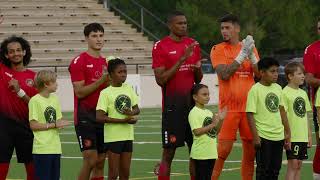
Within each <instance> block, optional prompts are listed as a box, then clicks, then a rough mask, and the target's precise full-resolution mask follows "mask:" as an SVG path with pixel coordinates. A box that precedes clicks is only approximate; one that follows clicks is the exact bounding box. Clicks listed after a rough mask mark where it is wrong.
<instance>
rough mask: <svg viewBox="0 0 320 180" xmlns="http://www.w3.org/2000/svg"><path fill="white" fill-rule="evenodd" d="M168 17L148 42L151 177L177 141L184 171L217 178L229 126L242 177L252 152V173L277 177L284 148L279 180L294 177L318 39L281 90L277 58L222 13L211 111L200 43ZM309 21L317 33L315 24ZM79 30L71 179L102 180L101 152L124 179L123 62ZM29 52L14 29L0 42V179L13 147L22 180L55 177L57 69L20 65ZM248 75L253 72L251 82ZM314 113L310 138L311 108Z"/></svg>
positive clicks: (73, 70)
mask: <svg viewBox="0 0 320 180" xmlns="http://www.w3.org/2000/svg"><path fill="white" fill-rule="evenodd" d="M2 20H3V19H0V22H1V21H2ZM167 23H168V28H169V30H170V34H169V36H167V37H164V38H163V39H162V40H160V41H158V42H156V43H155V45H154V47H153V50H152V57H153V61H152V68H153V69H154V75H155V79H156V82H157V84H158V85H159V86H160V87H161V88H162V94H163V114H162V144H163V146H162V147H163V153H162V158H161V162H159V163H158V164H157V165H156V167H155V173H156V174H157V175H158V179H160V180H161V179H170V169H171V163H172V160H173V158H174V154H175V150H176V148H178V147H181V146H184V144H185V143H186V144H187V145H188V147H189V152H190V162H189V163H190V178H191V179H197V180H198V179H201V180H205V179H218V178H219V176H220V173H221V171H222V168H223V165H224V161H225V160H226V159H227V157H228V155H229V153H230V151H231V149H232V146H233V142H234V141H235V139H236V133H237V130H238V129H239V131H240V137H241V140H242V146H243V156H242V158H243V160H242V165H241V166H242V167H241V177H242V179H252V178H253V174H254V160H255V159H256V163H257V168H256V179H259V180H260V179H277V178H278V175H279V170H280V168H281V161H282V149H283V148H285V149H286V153H287V158H288V170H287V174H286V178H287V179H299V178H300V174H299V173H300V168H301V165H302V160H304V159H306V158H307V147H310V146H311V144H312V142H311V130H310V128H309V123H308V120H307V112H308V111H311V110H312V107H313V106H315V107H317V106H319V103H320V100H318V99H316V98H315V97H318V96H315V94H316V93H315V92H316V91H317V89H318V88H317V87H318V86H319V85H320V79H319V78H320V71H319V69H317V67H320V66H318V65H320V43H319V42H318V41H317V42H315V43H314V44H312V45H311V46H309V47H308V48H307V49H306V52H305V57H304V66H303V65H302V64H299V63H290V64H288V65H287V66H286V68H285V72H286V76H287V79H288V82H289V83H288V85H287V86H286V87H285V88H284V89H283V90H282V89H281V87H280V86H279V85H277V84H275V82H276V80H277V78H278V67H279V64H278V62H277V61H276V60H275V59H273V58H262V59H261V60H260V58H259V55H258V51H257V49H256V48H255V45H254V40H253V37H252V36H251V35H248V36H247V37H246V38H245V39H244V40H243V41H240V37H239V32H240V23H239V20H238V18H237V17H236V16H234V15H232V14H227V15H225V16H223V17H222V18H221V20H220V25H221V34H222V36H223V40H224V42H222V43H220V44H217V45H215V46H214V47H213V48H212V50H211V61H212V65H213V67H214V69H215V70H216V72H217V75H218V79H219V109H220V110H219V112H218V114H217V115H215V116H213V113H212V112H211V111H210V110H208V109H205V107H204V105H205V104H207V103H208V101H209V90H208V87H207V86H206V85H203V84H199V83H200V82H201V79H202V76H203V75H202V71H201V61H200V59H201V55H200V47H199V44H198V43H197V42H196V41H195V40H194V39H192V38H189V37H188V36H187V20H186V17H185V15H184V14H183V13H182V12H178V11H175V12H172V13H171V14H170V15H169V16H168V19H167ZM318 26H319V27H318V32H320V22H318ZM84 36H85V39H86V41H87V44H88V50H87V51H86V52H83V53H81V54H80V55H79V56H77V57H75V58H74V59H73V60H72V61H71V63H70V66H69V72H70V77H71V81H72V84H73V88H74V124H75V131H76V134H77V139H78V142H79V147H80V150H81V152H82V155H83V164H82V167H81V169H80V172H79V176H78V179H79V180H82V179H86V180H88V179H92V180H101V179H103V178H104V172H103V169H104V164H105V159H106V157H108V179H117V178H118V177H119V178H120V179H129V175H130V163H131V156H132V142H133V140H134V137H133V136H134V128H133V125H134V124H135V123H136V122H137V120H138V119H137V115H138V114H139V112H140V110H139V107H138V96H137V95H136V93H135V92H134V90H133V89H132V87H131V86H130V85H128V84H126V83H125V80H126V77H127V70H126V65H125V62H124V61H123V60H121V59H119V58H114V59H106V58H104V57H103V56H102V55H101V53H100V52H101V49H102V48H103V45H104V29H103V27H102V26H101V25H100V24H98V23H91V24H88V25H87V26H86V27H85V28H84ZM30 58H31V48H30V45H29V43H28V41H26V40H25V39H23V38H21V37H15V36H13V37H9V38H7V39H5V40H4V41H3V42H2V43H1V47H0V59H1V64H0V93H1V102H0V119H1V121H0V129H1V131H0V141H2V142H3V146H2V147H1V148H0V179H5V178H6V176H7V173H8V170H9V162H10V159H11V158H12V154H13V150H14V149H15V151H16V154H17V158H18V162H20V163H24V164H25V167H26V171H27V179H28V180H32V179H41V180H42V179H54V180H56V179H59V178H60V157H61V153H62V151H61V143H60V139H59V134H58V130H59V128H63V127H64V126H67V125H69V122H68V121H66V120H63V118H62V113H61V109H60V104H59V100H58V98H57V96H56V95H54V94H52V93H54V92H55V91H56V89H57V83H56V74H55V73H53V72H51V71H46V70H42V71H40V72H38V73H37V74H36V73H34V72H33V71H31V70H28V69H27V65H28V63H29V62H30ZM254 76H256V77H257V78H259V79H260V80H259V82H257V83H256V84H255V82H254ZM304 80H306V82H307V83H308V85H309V92H310V93H309V98H310V99H311V102H312V103H311V105H310V103H309V98H308V95H307V93H305V92H304V91H303V90H301V89H299V85H301V84H303V82H304ZM319 97H320V96H319ZM314 114H315V115H316V114H317V111H316V110H314ZM266 117H268V118H266ZM314 121H315V128H316V139H317V145H318V144H319V135H318V133H319V129H318V125H317V117H316V116H315V117H314ZM216 139H218V143H217V142H216ZM208 147H211V148H208ZM318 149H320V148H318V146H317V151H316V154H315V158H314V163H313V167H314V169H313V170H314V176H315V178H319V177H318V176H319V174H320V150H318ZM297 167H298V168H297Z"/></svg>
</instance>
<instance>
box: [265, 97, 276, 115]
mask: <svg viewBox="0 0 320 180" xmlns="http://www.w3.org/2000/svg"><path fill="white" fill-rule="evenodd" d="M265 105H266V108H267V109H268V111H270V112H272V113H275V112H278V111H279V98H278V96H277V95H276V94H274V93H269V94H267V96H266V99H265Z"/></svg>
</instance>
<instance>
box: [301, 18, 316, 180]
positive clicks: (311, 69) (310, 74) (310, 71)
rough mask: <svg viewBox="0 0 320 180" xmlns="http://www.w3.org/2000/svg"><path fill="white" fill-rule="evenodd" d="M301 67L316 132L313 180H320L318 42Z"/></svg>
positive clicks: (309, 51)
mask: <svg viewBox="0 0 320 180" xmlns="http://www.w3.org/2000/svg"><path fill="white" fill-rule="evenodd" d="M317 31H318V34H319V35H320V18H319V19H318V22H317ZM303 65H304V67H305V70H306V77H305V80H306V83H307V85H308V92H309V97H310V101H311V103H312V105H313V121H314V128H315V132H316V142H317V148H316V153H315V155H314V159H313V172H314V175H315V179H320V140H319V122H318V121H317V111H316V108H315V107H314V104H315V93H316V92H317V89H318V88H319V86H320V68H319V67H320V40H318V41H315V42H313V43H312V44H310V45H309V46H308V47H307V48H306V50H305V53H304V56H303Z"/></svg>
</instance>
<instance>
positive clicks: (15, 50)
mask: <svg viewBox="0 0 320 180" xmlns="http://www.w3.org/2000/svg"><path fill="white" fill-rule="evenodd" d="M30 58H31V50H30V45H29V43H28V41H26V40H25V39H23V38H21V37H15V36H12V37H9V38H7V39H5V40H4V41H3V42H2V43H1V47H0V61H1V63H0V94H1V101H0V142H1V146H0V179H1V180H3V179H6V176H7V174H8V170H9V163H10V160H11V158H12V154H13V151H14V149H15V152H16V155H17V159H18V162H19V163H24V165H25V168H26V172H27V178H26V179H27V180H34V178H35V177H34V164H33V161H32V143H33V134H32V131H31V129H30V126H29V120H28V102H29V100H30V98H31V97H32V96H34V95H35V94H37V90H36V89H35V88H34V82H33V80H34V77H35V72H33V71H31V70H29V69H27V68H26V66H27V65H28V64H29V62H30Z"/></svg>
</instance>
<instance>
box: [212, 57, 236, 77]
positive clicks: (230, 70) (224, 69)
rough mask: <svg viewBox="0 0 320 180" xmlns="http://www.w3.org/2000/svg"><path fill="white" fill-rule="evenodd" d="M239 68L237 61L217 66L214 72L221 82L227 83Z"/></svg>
mask: <svg viewBox="0 0 320 180" xmlns="http://www.w3.org/2000/svg"><path fill="white" fill-rule="evenodd" d="M239 67H240V64H239V63H238V62H237V61H233V63H232V64H229V65H227V64H219V65H218V66H217V67H216V72H217V74H218V76H219V77H220V78H221V79H222V80H226V81H227V80H229V79H230V77H231V76H232V75H233V74H234V73H235V72H236V71H237V70H238V68H239Z"/></svg>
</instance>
